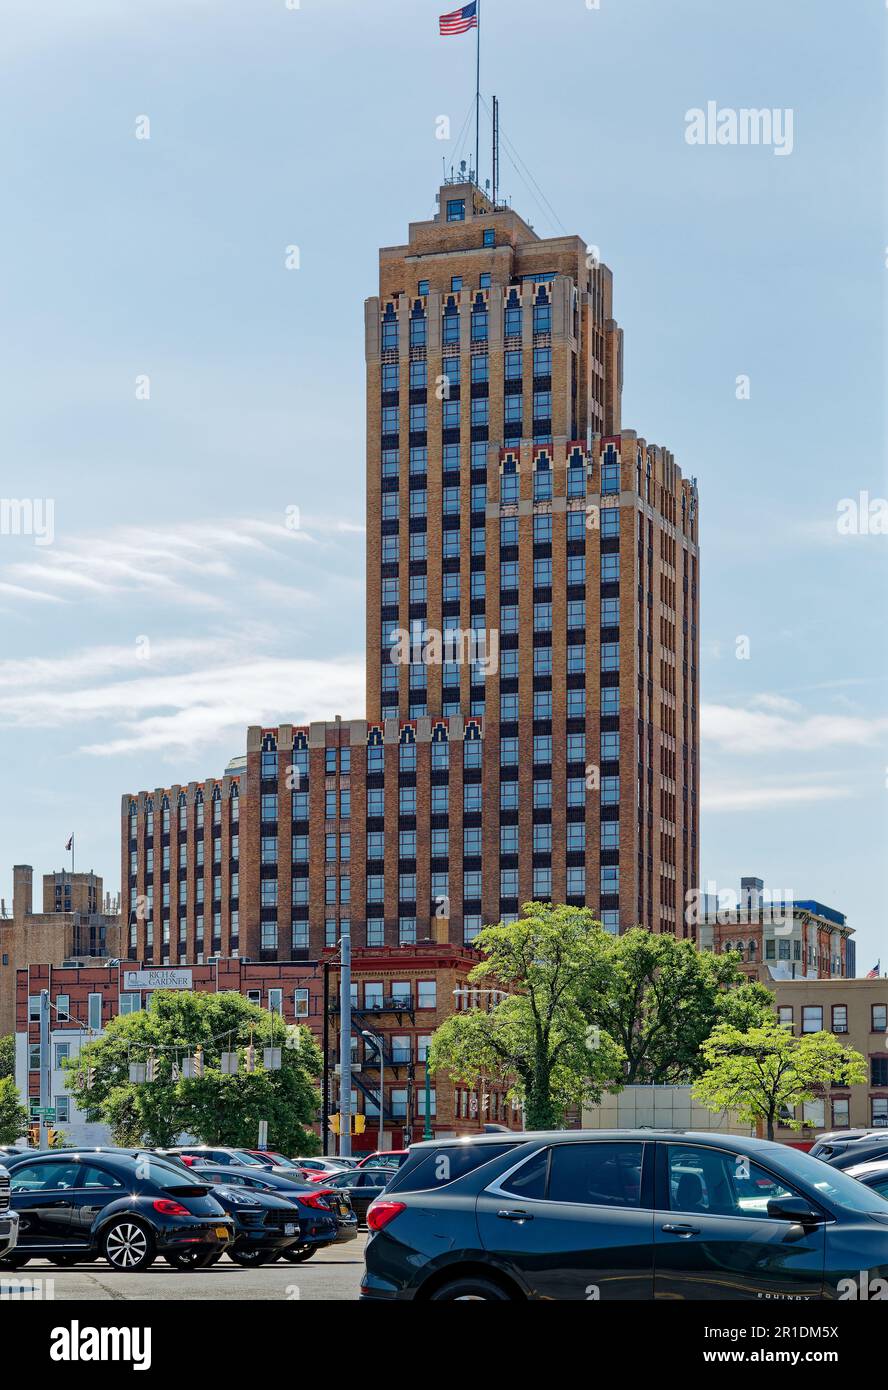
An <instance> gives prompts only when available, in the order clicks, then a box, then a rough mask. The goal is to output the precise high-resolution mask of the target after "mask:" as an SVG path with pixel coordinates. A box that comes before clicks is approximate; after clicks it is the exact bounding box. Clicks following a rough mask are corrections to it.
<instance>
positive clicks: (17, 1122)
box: [0, 1076, 28, 1144]
mask: <svg viewBox="0 0 888 1390" xmlns="http://www.w3.org/2000/svg"><path fill="white" fill-rule="evenodd" d="M27 1128H28V1112H27V1110H26V1109H25V1107H24V1106H23V1105H22V1103H21V1100H20V1099H19V1093H18V1088H17V1087H16V1084H15V1082H14V1081H13V1079H12V1077H11V1076H4V1077H2V1078H0V1144H14V1143H15V1141H16V1139H19V1138H21V1136H22V1135H23V1134H24V1133H25V1130H26V1129H27Z"/></svg>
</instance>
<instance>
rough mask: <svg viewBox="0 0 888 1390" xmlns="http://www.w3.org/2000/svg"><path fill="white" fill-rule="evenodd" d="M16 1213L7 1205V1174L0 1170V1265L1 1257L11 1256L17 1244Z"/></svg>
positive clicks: (17, 1226)
mask: <svg viewBox="0 0 888 1390" xmlns="http://www.w3.org/2000/svg"><path fill="white" fill-rule="evenodd" d="M18 1234H19V1218H18V1212H17V1211H14V1210H13V1209H12V1207H11V1206H10V1205H9V1173H8V1171H7V1170H6V1168H5V1167H3V1168H0V1264H2V1263H3V1257H4V1256H6V1255H11V1254H12V1252H13V1250H14V1249H15V1247H16V1245H17V1244H18Z"/></svg>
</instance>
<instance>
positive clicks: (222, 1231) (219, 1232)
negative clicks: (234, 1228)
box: [216, 1226, 228, 1240]
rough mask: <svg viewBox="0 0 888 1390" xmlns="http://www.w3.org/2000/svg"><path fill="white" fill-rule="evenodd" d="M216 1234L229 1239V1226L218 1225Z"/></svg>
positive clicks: (223, 1238) (220, 1237) (221, 1238)
mask: <svg viewBox="0 0 888 1390" xmlns="http://www.w3.org/2000/svg"><path fill="white" fill-rule="evenodd" d="M216 1235H217V1236H218V1237H219V1239H220V1240H227V1239H228V1227H227V1226H217V1227H216Z"/></svg>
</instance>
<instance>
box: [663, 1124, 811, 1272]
mask: <svg viewBox="0 0 888 1390" xmlns="http://www.w3.org/2000/svg"><path fill="white" fill-rule="evenodd" d="M800 1195H801V1194H800V1193H798V1192H796V1191H794V1190H792V1189H791V1188H790V1187H789V1186H788V1185H787V1184H786V1183H785V1182H784V1180H783V1179H782V1178H777V1177H776V1176H775V1175H774V1174H772V1173H770V1172H768V1171H767V1169H766V1168H764V1167H763V1166H762V1165H761V1164H759V1163H755V1162H753V1161H752V1160H751V1159H750V1158H749V1157H748V1156H747V1155H745V1154H738V1153H736V1152H732V1151H729V1150H725V1149H719V1148H717V1147H716V1146H714V1145H713V1146H709V1145H706V1146H703V1145H695V1144H683V1143H675V1144H664V1143H658V1145H657V1206H658V1210H657V1212H656V1219H655V1223H654V1242H655V1244H654V1297H655V1298H658V1299H660V1298H680V1299H685V1298H687V1299H754V1300H768V1299H809V1298H819V1297H820V1294H821V1291H822V1287H823V1268H824V1258H825V1249H826V1236H825V1225H824V1224H823V1223H821V1224H819V1225H817V1226H814V1227H806V1228H803V1227H802V1226H801V1225H799V1224H797V1223H794V1222H792V1221H787V1220H782V1219H776V1218H772V1217H770V1216H769V1215H768V1202H769V1201H770V1200H773V1199H777V1200H779V1199H781V1198H790V1197H795V1198H798V1197H799V1196H800ZM805 1200H806V1202H807V1205H808V1206H809V1207H810V1206H811V1205H812V1204H811V1202H810V1201H808V1199H805Z"/></svg>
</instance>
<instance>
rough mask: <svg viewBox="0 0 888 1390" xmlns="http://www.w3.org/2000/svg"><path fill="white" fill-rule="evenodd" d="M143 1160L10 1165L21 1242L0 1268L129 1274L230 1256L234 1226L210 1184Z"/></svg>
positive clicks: (72, 1155)
mask: <svg viewBox="0 0 888 1390" xmlns="http://www.w3.org/2000/svg"><path fill="white" fill-rule="evenodd" d="M145 1157H146V1156H145V1155H136V1154H134V1153H132V1152H125V1151H122V1150H117V1151H115V1150H111V1149H99V1150H96V1149H65V1150H62V1151H60V1152H57V1153H53V1152H47V1153H39V1154H38V1153H34V1152H33V1151H32V1152H31V1153H26V1154H23V1155H22V1156H21V1157H20V1158H17V1159H7V1161H6V1162H7V1166H8V1169H9V1174H10V1202H11V1205H12V1206H13V1208H14V1209H15V1210H16V1211H17V1212H18V1215H19V1243H18V1246H17V1247H16V1249H15V1250H14V1251H13V1253H12V1254H11V1255H7V1256H5V1257H4V1258H3V1259H2V1260H0V1264H4V1265H6V1266H7V1267H12V1268H18V1267H19V1266H21V1265H24V1264H27V1262H28V1260H30V1259H32V1258H40V1259H47V1260H50V1261H51V1262H52V1263H53V1264H58V1265H68V1264H76V1263H77V1262H78V1261H80V1260H82V1259H84V1258H86V1259H94V1258H95V1257H96V1256H98V1255H101V1256H103V1257H104V1258H105V1259H106V1260H107V1262H108V1264H109V1265H110V1266H111V1268H112V1269H114V1270H121V1271H128V1272H133V1273H134V1272H138V1271H139V1270H143V1269H147V1268H148V1267H149V1265H151V1264H153V1263H154V1260H155V1259H156V1257H157V1256H158V1255H171V1254H176V1253H177V1252H179V1251H186V1250H187V1251H192V1250H198V1249H199V1250H201V1251H202V1252H203V1253H204V1254H205V1255H207V1256H209V1255H212V1254H214V1253H217V1252H218V1253H222V1252H224V1251H225V1250H227V1249H228V1247H229V1245H230V1244H231V1242H232V1241H233V1239H234V1225H233V1223H232V1221H231V1218H230V1217H229V1216H228V1215H227V1214H226V1212H225V1211H224V1209H223V1208H222V1207H221V1206H220V1205H219V1203H218V1202H217V1201H216V1199H215V1198H214V1197H213V1194H212V1188H211V1187H210V1185H209V1184H208V1183H206V1182H204V1181H202V1180H197V1179H196V1178H195V1177H194V1176H193V1175H192V1174H190V1173H186V1172H184V1171H183V1170H182V1168H181V1165H179V1164H167V1163H165V1162H164V1161H163V1160H162V1159H161V1158H159V1157H158V1156H157V1155H156V1154H153V1155H150V1158H151V1160H152V1161H151V1162H150V1163H146V1162H145Z"/></svg>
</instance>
